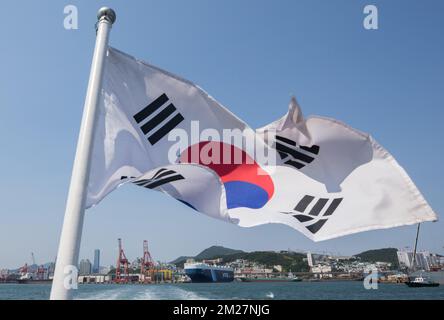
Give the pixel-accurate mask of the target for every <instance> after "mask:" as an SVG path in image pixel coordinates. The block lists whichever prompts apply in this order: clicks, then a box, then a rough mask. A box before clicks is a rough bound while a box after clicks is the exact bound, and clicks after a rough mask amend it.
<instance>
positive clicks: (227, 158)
mask: <svg viewBox="0 0 444 320" xmlns="http://www.w3.org/2000/svg"><path fill="white" fill-rule="evenodd" d="M102 98H103V99H102V103H101V105H100V108H99V109H100V115H99V117H98V121H97V124H96V131H95V138H94V149H93V157H92V163H91V172H90V180H89V186H88V195H87V203H86V205H87V207H91V206H93V205H95V204H97V203H98V202H99V201H100V200H101V199H103V198H104V197H105V196H106V195H107V194H108V193H109V192H111V191H112V190H114V189H115V188H116V187H117V186H119V185H121V184H124V183H127V182H132V183H134V184H136V185H139V186H141V187H144V188H147V189H153V190H158V191H162V192H165V193H167V194H169V195H170V196H172V197H174V198H175V199H177V200H179V201H181V202H183V203H184V204H185V205H187V206H189V207H190V208H193V209H194V210H197V211H199V212H201V213H204V214H206V215H209V216H211V217H214V218H218V219H222V220H225V221H228V222H231V223H236V224H238V225H239V226H244V227H250V226H255V225H260V224H265V223H283V224H286V225H288V226H290V227H293V228H295V229H296V230H298V231H300V232H302V233H303V234H304V235H306V236H307V237H309V238H310V239H312V240H314V241H319V240H325V239H330V238H334V237H338V236H342V235H346V234H351V233H355V232H360V231H365V230H372V229H379V228H389V227H395V226H401V225H406V224H413V223H418V222H422V221H433V220H436V219H437V217H436V215H435V213H434V212H433V210H432V209H431V208H430V206H429V205H428V204H427V203H426V201H425V200H424V198H423V197H422V195H421V193H420V192H419V190H418V189H417V188H416V187H415V185H414V183H413V182H412V181H411V179H410V178H409V177H408V175H407V174H406V173H405V172H404V170H403V169H402V168H401V167H400V166H399V165H398V164H397V162H396V161H395V160H394V158H393V157H392V156H391V155H390V154H389V153H388V152H387V151H386V150H384V149H383V148H382V147H381V146H380V145H379V144H377V143H376V142H375V141H374V140H373V139H372V138H371V137H370V136H368V135H366V134H363V133H361V132H359V131H357V130H354V129H352V128H350V127H348V126H346V125H344V124H342V123H340V122H338V121H335V120H331V119H326V118H320V117H311V118H308V119H307V120H304V119H303V117H302V114H301V111H300V108H299V106H298V105H297V103H296V101H295V100H292V102H291V103H290V110H289V112H288V114H287V115H286V116H284V117H283V118H281V119H279V120H278V121H276V122H273V123H271V124H270V125H268V126H266V127H264V128H261V129H258V130H256V131H254V130H252V129H251V128H249V127H248V126H247V125H246V124H245V123H244V122H243V121H241V120H240V119H238V118H237V117H236V116H234V115H233V114H232V113H231V112H229V111H228V110H227V109H226V108H224V107H223V106H221V105H220V104H219V103H218V102H217V101H215V100H214V99H213V98H211V97H210V96H209V95H208V94H207V93H206V92H204V91H203V90H202V89H200V88H199V87H198V86H196V85H195V84H193V83H191V82H189V81H187V80H184V79H181V78H180V77H177V76H175V75H172V74H170V73H168V72H166V71H163V70H161V69H159V68H157V67H154V66H151V65H149V64H147V63H144V62H141V61H139V60H137V59H135V58H133V57H130V56H128V55H126V54H124V53H122V52H120V51H118V50H116V49H112V48H110V49H109V50H108V55H107V58H106V67H105V75H104V84H103V90H102ZM233 132H234V133H236V134H235V135H234V136H230V135H229V134H228V133H230V134H233ZM239 136H240V137H241V138H242V139H240V140H239V139H238V138H239ZM251 142H252V143H251ZM258 150H260V152H258ZM196 155H197V156H196ZM147 214H149V210H148V209H147Z"/></svg>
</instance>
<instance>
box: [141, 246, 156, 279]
mask: <svg viewBox="0 0 444 320" xmlns="http://www.w3.org/2000/svg"><path fill="white" fill-rule="evenodd" d="M153 271H154V261H153V258H152V257H151V254H150V252H149V250H148V241H147V240H143V256H142V260H141V262H140V280H141V282H143V283H149V282H151V281H152V273H153Z"/></svg>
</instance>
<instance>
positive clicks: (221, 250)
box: [171, 246, 243, 265]
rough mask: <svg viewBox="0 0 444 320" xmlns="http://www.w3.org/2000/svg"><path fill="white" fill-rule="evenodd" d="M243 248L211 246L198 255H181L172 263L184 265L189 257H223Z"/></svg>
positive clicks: (239, 251) (200, 258)
mask: <svg viewBox="0 0 444 320" xmlns="http://www.w3.org/2000/svg"><path fill="white" fill-rule="evenodd" d="M242 252H243V251H242V250H235V249H230V248H225V247H222V246H212V247H209V248H207V249H205V250H203V251H202V252H200V253H199V254H197V255H196V256H194V257H193V256H181V257H179V258H177V259H175V260H173V261H171V263H173V264H177V265H183V264H184V263H185V261H186V260H187V259H194V260H197V261H199V260H210V259H215V258H222V257H224V256H226V255H230V254H235V253H242Z"/></svg>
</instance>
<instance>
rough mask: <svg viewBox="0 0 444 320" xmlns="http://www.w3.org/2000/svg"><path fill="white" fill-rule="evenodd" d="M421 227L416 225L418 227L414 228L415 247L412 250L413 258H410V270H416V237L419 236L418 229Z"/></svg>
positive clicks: (419, 224)
mask: <svg viewBox="0 0 444 320" xmlns="http://www.w3.org/2000/svg"><path fill="white" fill-rule="evenodd" d="M420 226H421V223H418V226H417V228H416V239H415V247H414V249H413V258H412V270H413V271H415V270H416V266H415V264H416V248H417V246H418V236H419V227H420Z"/></svg>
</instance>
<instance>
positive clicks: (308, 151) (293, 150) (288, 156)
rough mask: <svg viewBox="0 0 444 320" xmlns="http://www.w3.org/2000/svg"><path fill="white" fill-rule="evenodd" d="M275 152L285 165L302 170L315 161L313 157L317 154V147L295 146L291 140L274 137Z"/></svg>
mask: <svg viewBox="0 0 444 320" xmlns="http://www.w3.org/2000/svg"><path fill="white" fill-rule="evenodd" d="M276 150H277V151H278V153H279V156H280V157H281V159H282V160H283V161H284V163H285V164H288V165H290V166H292V167H295V168H296V169H302V168H303V167H305V166H306V165H307V164H308V163H311V162H312V161H313V160H314V159H315V158H314V157H313V156H315V155H317V154H318V153H319V146H317V145H313V146H311V147H305V146H297V144H296V142H294V141H293V140H290V139H288V138H285V137H282V136H276ZM301 151H302V152H301Z"/></svg>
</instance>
